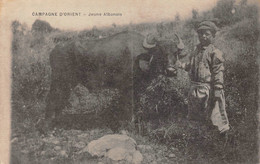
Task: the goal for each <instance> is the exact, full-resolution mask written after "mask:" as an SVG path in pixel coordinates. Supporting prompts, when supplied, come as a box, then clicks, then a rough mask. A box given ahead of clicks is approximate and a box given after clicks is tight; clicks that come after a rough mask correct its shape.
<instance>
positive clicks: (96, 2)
mask: <svg viewBox="0 0 260 164" xmlns="http://www.w3.org/2000/svg"><path fill="white" fill-rule="evenodd" d="M216 2H217V0H70V1H66V2H65V1H64V0H26V1H25V0H19V1H18V0H8V1H7V0H6V1H4V3H5V4H4V5H3V6H4V10H3V13H4V14H5V17H7V18H8V19H10V20H19V21H20V22H21V23H26V24H27V25H28V26H29V27H30V26H31V25H32V23H33V22H34V21H35V20H36V19H41V20H46V21H48V22H49V23H50V24H51V26H52V27H55V28H60V29H64V30H66V29H68V30H71V29H74V30H75V29H76V30H81V29H86V28H92V27H93V26H97V27H101V26H110V25H112V24H113V23H115V24H117V25H123V24H129V23H130V22H131V23H142V22H160V21H163V20H173V19H174V17H175V15H176V13H179V15H180V17H181V19H185V18H188V17H191V10H192V9H197V10H198V11H205V10H209V9H211V8H212V7H214V6H215V5H216ZM33 12H34V13H36V12H37V13H38V12H57V14H58V16H33ZM63 12H80V13H81V16H59V14H60V13H63ZM105 12H110V13H120V14H122V16H88V15H89V13H101V14H102V15H103V13H105ZM84 14H86V15H84Z"/></svg>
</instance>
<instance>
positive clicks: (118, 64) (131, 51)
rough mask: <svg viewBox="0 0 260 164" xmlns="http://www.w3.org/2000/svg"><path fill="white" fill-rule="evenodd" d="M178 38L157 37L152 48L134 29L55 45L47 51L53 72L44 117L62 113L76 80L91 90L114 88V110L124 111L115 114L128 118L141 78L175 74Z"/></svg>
mask: <svg viewBox="0 0 260 164" xmlns="http://www.w3.org/2000/svg"><path fill="white" fill-rule="evenodd" d="M176 36H177V35H176ZM177 38H178V42H176V41H173V40H169V39H168V40H161V41H158V43H157V46H156V48H154V49H146V48H144V47H143V41H144V36H142V35H141V34H138V33H136V32H122V33H118V34H115V35H113V36H110V37H108V38H103V39H99V40H92V41H87V42H85V43H80V44H79V43H77V42H70V43H67V44H65V45H57V46H56V47H55V48H54V49H53V50H52V51H51V54H50V65H51V68H52V74H51V87H50V92H49V94H48V97H47V106H46V115H45V118H46V120H48V122H51V121H53V120H54V119H55V118H57V117H59V116H60V115H61V112H62V109H63V108H64V107H65V105H66V104H67V103H68V99H69V96H70V92H71V91H72V89H73V88H74V87H75V86H76V85H78V84H82V85H84V86H85V87H86V88H88V89H89V90H90V91H91V90H92V91H96V90H97V89H101V88H114V89H117V90H118V92H119V94H120V95H121V96H120V99H119V100H118V105H117V108H118V109H116V110H115V109H114V111H115V113H116V111H117V110H119V111H123V112H121V115H120V114H118V115H117V116H118V117H119V118H120V119H121V120H131V119H132V118H133V114H134V111H133V109H134V104H135V102H136V99H135V98H136V96H137V94H138V91H139V90H140V87H143V86H141V85H140V84H142V80H147V79H151V78H152V77H156V76H157V75H159V74H165V75H169V76H174V75H175V74H176V67H175V63H176V61H177V60H178V55H179V53H180V48H178V46H179V47H180V44H183V43H182V41H181V39H180V38H179V37H177ZM145 56H146V57H145ZM142 57H144V59H142ZM140 60H147V61H149V70H148V71H147V72H143V71H142V70H141V69H140V67H139V61H140ZM122 113H123V114H122Z"/></svg>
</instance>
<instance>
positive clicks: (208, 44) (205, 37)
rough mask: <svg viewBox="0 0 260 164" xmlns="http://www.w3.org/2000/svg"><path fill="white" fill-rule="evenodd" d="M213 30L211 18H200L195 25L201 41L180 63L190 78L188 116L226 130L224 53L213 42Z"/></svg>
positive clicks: (215, 28) (222, 130) (221, 130)
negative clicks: (199, 21) (186, 61)
mask: <svg viewBox="0 0 260 164" xmlns="http://www.w3.org/2000/svg"><path fill="white" fill-rule="evenodd" d="M216 32H217V27H216V25H215V24H214V23H213V22H211V21H203V22H201V23H200V24H199V26H198V29H197V33H198V36H199V41H200V43H199V44H198V45H197V46H196V48H195V50H194V51H193V53H192V54H191V56H190V62H189V63H183V64H182V65H181V67H182V68H184V69H185V70H186V71H189V75H190V79H191V87H190V90H189V96H188V100H189V104H188V119H190V120H197V121H208V120H209V119H210V120H211V122H212V124H213V125H215V126H217V127H218V130H219V131H220V133H223V132H226V131H228V130H229V121H228V117H227V113H226V110H225V97H224V89H223V82H224V81H223V71H224V58H223V53H222V52H221V51H220V50H219V49H217V48H215V47H214V45H213V44H212V43H213V39H214V37H215V34H216Z"/></svg>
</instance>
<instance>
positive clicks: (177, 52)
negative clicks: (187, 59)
mask: <svg viewBox="0 0 260 164" xmlns="http://www.w3.org/2000/svg"><path fill="white" fill-rule="evenodd" d="M175 36H176V38H177V42H176V41H175V40H173V39H161V40H158V41H157V42H156V47H155V48H154V49H155V50H154V52H153V56H152V60H151V67H152V68H153V70H156V72H157V73H159V74H165V75H166V76H168V77H173V76H176V75H177V68H178V66H177V65H176V63H178V62H179V61H178V60H179V58H182V54H181V53H182V50H183V49H184V44H183V42H182V40H181V38H180V37H179V36H178V35H177V34H175Z"/></svg>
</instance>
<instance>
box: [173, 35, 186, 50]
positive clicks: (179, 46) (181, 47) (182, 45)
mask: <svg viewBox="0 0 260 164" xmlns="http://www.w3.org/2000/svg"><path fill="white" fill-rule="evenodd" d="M175 35H176V37H177V38H178V40H179V44H178V45H177V47H178V48H179V49H181V50H182V49H183V48H184V44H183V42H182V40H181V38H180V37H179V35H177V34H175Z"/></svg>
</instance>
